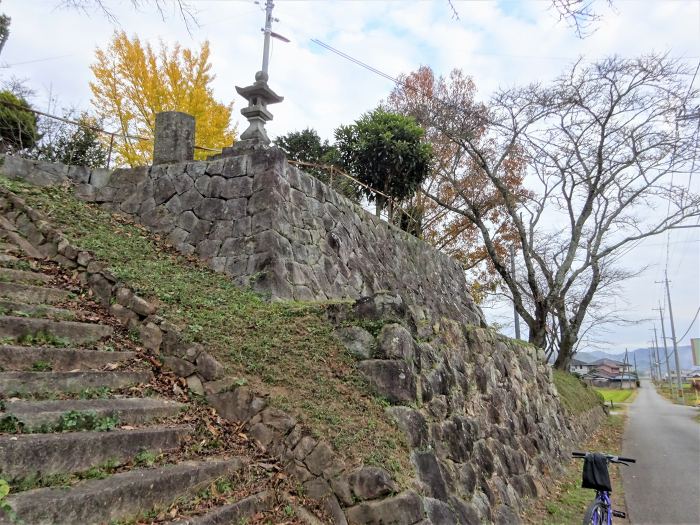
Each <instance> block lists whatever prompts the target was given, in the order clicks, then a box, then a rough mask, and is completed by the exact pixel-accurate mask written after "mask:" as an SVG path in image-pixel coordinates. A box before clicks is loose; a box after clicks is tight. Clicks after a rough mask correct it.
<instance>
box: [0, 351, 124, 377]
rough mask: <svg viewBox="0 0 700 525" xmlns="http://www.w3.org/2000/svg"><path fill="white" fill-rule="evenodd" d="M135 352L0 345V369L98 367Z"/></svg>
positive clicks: (64, 369) (122, 360)
mask: <svg viewBox="0 0 700 525" xmlns="http://www.w3.org/2000/svg"><path fill="white" fill-rule="evenodd" d="M135 357H136V353H135V352H104V351H99V350H82V349H78V348H55V347H50V346H8V345H4V346H0V369H2V370H34V371H38V369H39V368H42V367H43V368H45V369H46V370H51V371H52V372H60V371H64V372H67V371H71V370H91V369H93V370H94V369H102V368H104V367H105V366H107V365H109V364H113V363H121V362H124V361H128V360H130V359H134V358H135Z"/></svg>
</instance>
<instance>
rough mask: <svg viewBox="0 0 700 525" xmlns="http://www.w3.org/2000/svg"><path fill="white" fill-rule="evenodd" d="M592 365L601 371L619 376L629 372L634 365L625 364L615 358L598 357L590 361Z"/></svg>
mask: <svg viewBox="0 0 700 525" xmlns="http://www.w3.org/2000/svg"><path fill="white" fill-rule="evenodd" d="M590 365H591V366H592V367H593V368H594V369H595V370H598V371H599V372H605V373H606V374H610V375H611V376H617V375H621V374H623V373H624V374H628V373H629V371H630V369H631V368H632V366H631V365H630V364H625V363H622V362H620V361H615V360H614V359H605V358H603V359H598V360H596V361H593V362H592V363H590Z"/></svg>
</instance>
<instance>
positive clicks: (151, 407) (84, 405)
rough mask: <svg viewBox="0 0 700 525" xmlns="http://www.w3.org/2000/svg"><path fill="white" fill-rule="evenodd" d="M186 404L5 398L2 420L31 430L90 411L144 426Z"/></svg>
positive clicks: (153, 400) (134, 399)
mask: <svg viewBox="0 0 700 525" xmlns="http://www.w3.org/2000/svg"><path fill="white" fill-rule="evenodd" d="M184 406H185V405H183V404H182V403H177V402H175V401H170V400H168V399H160V398H155V397H144V398H137V397H127V398H113V399H66V400H60V401H25V400H15V401H5V411H4V412H1V413H0V420H1V419H3V418H8V417H14V418H16V419H17V420H18V421H19V422H20V423H22V424H24V425H25V427H26V428H27V429H30V430H31V429H33V428H37V427H39V426H42V425H55V424H56V423H57V422H58V421H59V420H60V419H61V416H63V415H64V414H67V413H68V412H90V413H93V414H95V415H96V416H98V417H116V418H117V420H118V421H119V424H120V425H141V424H144V423H148V422H150V421H152V420H154V419H162V418H167V417H174V416H177V415H178V414H179V413H180V411H181V410H182V409H183V408H184Z"/></svg>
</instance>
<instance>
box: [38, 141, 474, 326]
mask: <svg viewBox="0 0 700 525" xmlns="http://www.w3.org/2000/svg"><path fill="white" fill-rule="evenodd" d="M24 171H31V170H24ZM65 177H69V178H73V180H75V182H76V183H78V186H77V195H78V196H79V197H80V198H83V199H85V200H88V201H92V202H98V203H103V205H104V207H106V208H108V209H110V210H113V211H120V212H123V213H128V214H130V215H133V216H135V217H137V218H138V220H139V221H140V222H142V223H143V224H144V225H146V226H148V227H149V228H150V229H151V230H153V231H155V232H158V233H161V234H163V235H166V236H167V238H168V240H169V241H170V242H171V243H172V244H173V245H174V246H175V247H176V248H177V249H178V250H179V251H181V252H182V253H185V254H196V255H198V256H199V257H201V258H203V259H205V260H206V261H207V262H208V264H209V266H210V267H211V268H212V269H214V270H216V271H218V272H225V273H227V274H228V275H230V276H231V277H232V278H233V279H234V280H235V281H236V282H237V283H238V284H240V285H242V286H251V287H252V288H253V289H255V290H257V291H260V292H263V293H266V294H269V295H270V296H271V297H272V298H273V299H295V300H325V299H341V298H352V299H357V298H360V297H364V296H369V295H372V294H374V293H377V292H379V291H383V290H394V291H398V292H400V293H401V294H403V295H404V296H405V297H406V298H407V300H409V301H410V305H411V306H410V307H411V308H413V309H414V310H415V311H414V313H415V316H414V317H415V318H416V319H417V322H418V323H419V324H420V325H421V326H429V325H430V324H432V323H433V321H434V319H437V318H439V317H441V316H445V317H449V318H451V319H455V320H458V321H460V322H464V323H469V324H477V325H479V324H483V316H482V314H481V312H480V311H479V309H478V307H477V306H476V305H475V304H474V301H473V300H472V298H471V296H470V295H469V292H468V290H467V286H466V280H465V277H464V272H463V270H462V269H461V267H460V266H459V264H458V263H457V262H456V261H454V260H453V259H451V258H450V257H448V256H446V255H444V254H442V253H440V252H438V251H437V250H435V249H434V248H433V247H431V246H429V245H428V244H426V243H424V242H423V241H421V240H419V239H417V238H416V237H414V236H412V235H410V234H408V233H406V232H404V231H402V230H400V229H398V228H396V227H394V226H392V225H389V224H387V223H386V222H384V221H383V220H381V219H379V218H377V217H375V216H374V215H372V214H370V213H368V212H366V211H365V210H364V209H362V208H361V207H360V206H358V205H357V204H355V203H353V202H351V201H350V200H348V199H347V198H345V197H343V196H341V195H339V194H338V193H336V192H335V191H334V190H333V189H332V188H330V187H329V186H327V185H325V184H323V183H322V182H320V181H319V180H318V179H316V178H314V177H312V176H311V175H309V174H307V173H304V172H303V171H301V170H298V169H297V168H295V167H293V166H291V165H289V164H288V163H287V161H286V158H285V156H284V154H283V153H282V152H281V151H280V150H279V149H276V148H267V149H259V150H255V151H252V152H249V153H242V154H240V155H237V156H230V157H222V158H219V159H217V160H213V161H209V162H203V161H202V162H181V163H174V164H167V165H165V164H164V165H157V166H153V167H151V168H146V167H143V168H133V169H119V170H115V171H114V172H113V173H111V175H110V176H109V177H105V176H104V175H103V174H102V173H101V172H100V173H97V172H95V174H93V173H87V172H86V173H82V172H81V176H80V177H73V176H72V174H71V172H66V173H65ZM25 178H26V177H25Z"/></svg>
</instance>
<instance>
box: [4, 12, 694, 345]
mask: <svg viewBox="0 0 700 525" xmlns="http://www.w3.org/2000/svg"><path fill="white" fill-rule="evenodd" d="M193 3H194V5H195V6H196V8H197V10H198V12H199V14H198V18H199V21H200V27H199V28H194V29H193V31H192V34H191V35H190V34H188V32H187V31H186V29H185V27H184V25H183V24H182V23H181V21H180V20H178V19H177V17H174V16H169V17H168V18H166V20H165V21H163V20H161V18H160V17H159V15H158V14H157V13H155V12H154V11H151V10H148V9H143V10H141V11H140V12H137V11H134V9H133V8H131V7H129V4H128V2H125V1H117V0H107V4H108V5H110V6H112V7H113V11H114V14H115V15H116V16H117V18H118V20H119V25H118V26H114V25H113V24H112V23H110V22H109V21H108V20H106V19H105V18H104V17H103V16H101V15H100V14H98V13H89V14H84V13H79V12H75V11H66V10H60V9H56V8H55V6H56V5H57V4H59V0H4V1H3V2H2V3H1V4H0V8H1V9H2V10H3V11H4V12H6V13H7V14H9V15H10V16H11V17H12V26H11V34H10V39H9V41H8V43H7V45H6V47H5V49H4V51H3V55H2V57H0V62H2V63H4V64H14V63H19V62H26V61H33V60H42V59H46V60H42V61H39V62H32V63H26V64H22V65H16V66H12V67H8V68H3V69H0V75H1V76H2V77H3V78H7V77H8V76H11V75H14V76H16V77H19V78H26V79H27V81H28V83H29V85H31V86H32V87H33V88H34V89H35V91H36V96H35V97H34V100H33V103H34V104H36V105H37V107H39V108H40V109H44V110H46V109H47V108H49V107H51V109H52V110H54V111H59V112H60V108H62V107H75V108H78V109H89V108H90V91H89V87H88V82H89V81H90V79H91V73H90V70H89V66H90V64H91V62H92V61H93V57H94V50H95V48H96V47H98V46H100V47H104V46H105V45H106V44H107V42H108V41H109V39H110V38H111V35H112V33H113V31H114V30H115V29H121V28H123V29H124V30H126V31H127V32H128V33H130V34H136V35H138V36H140V37H141V38H142V39H143V40H148V41H150V42H152V43H154V44H156V43H157V41H158V40H159V39H162V40H163V41H164V42H166V43H170V44H172V43H173V42H175V41H179V42H180V43H182V44H183V45H185V46H190V47H192V46H198V45H199V43H201V42H202V41H203V40H205V39H208V40H209V41H210V44H211V51H212V57H211V61H212V65H213V67H212V69H213V72H214V73H215V74H216V75H217V78H216V80H215V81H214V85H213V87H214V93H215V95H216V96H217V98H219V99H220V100H222V101H226V102H228V101H230V100H235V106H234V107H235V113H236V118H237V119H238V121H239V122H241V121H242V120H243V119H242V117H240V115H238V110H239V109H240V107H241V101H240V100H238V99H237V98H236V94H235V90H234V85H247V84H249V83H250V82H251V81H252V80H253V75H254V73H255V71H257V70H258V69H259V67H260V60H261V49H262V39H261V34H260V30H259V29H260V27H261V25H262V23H263V14H262V12H261V11H260V8H259V7H258V6H256V5H254V4H253V2H252V1H248V0H242V1H228V0H222V1H208V0H203V1H196V2H193ZM276 4H277V7H276V16H277V17H278V18H279V19H280V22H279V23H278V24H276V27H275V30H276V31H277V32H279V33H281V34H283V35H285V36H286V37H288V38H290V39H291V40H292V42H291V43H290V44H283V43H281V42H275V44H274V48H273V54H272V61H271V80H270V84H271V87H272V88H273V89H275V90H276V91H277V92H278V93H280V94H281V95H283V96H285V101H284V102H283V103H282V104H279V105H276V106H273V107H272V108H271V109H272V111H273V113H274V115H275V119H274V121H273V122H271V123H270V125H269V126H268V129H269V132H270V134H271V135H273V136H274V135H277V134H284V133H286V132H288V131H291V130H294V129H302V128H305V127H307V126H310V127H313V128H316V129H317V130H318V131H319V132H320V134H321V135H322V136H325V137H328V138H331V137H332V130H333V129H334V128H335V127H337V126H338V125H339V124H345V123H348V122H352V121H353V120H354V119H356V118H357V117H358V116H360V115H361V114H362V113H363V112H365V111H368V110H370V109H372V108H373V107H375V106H376V105H377V104H378V102H379V101H380V100H382V99H383V98H385V97H386V96H387V94H388V93H389V92H390V90H391V88H392V85H391V83H390V82H389V81H387V80H386V79H383V78H381V77H378V76H376V75H374V74H372V73H370V72H368V71H366V70H364V69H361V68H359V67H357V66H355V65H353V64H351V63H349V62H346V61H344V60H343V59H341V58H339V57H337V56H335V55H333V54H331V53H329V52H327V51H324V50H322V49H321V48H319V47H318V46H316V45H315V44H313V43H311V42H310V39H311V38H318V39H320V40H322V41H324V42H327V43H328V44H330V45H331V46H333V47H336V48H338V49H340V50H342V51H344V52H347V53H348V54H350V55H352V56H355V57H357V58H358V59H360V60H362V61H364V62H367V63H369V64H371V65H372V66H375V67H377V68H379V69H381V70H383V71H386V72H387V73H389V74H391V75H394V76H396V75H398V74H400V73H402V72H408V71H411V70H413V69H416V68H417V67H418V66H419V65H421V64H428V65H430V66H431V67H432V68H433V69H434V70H435V71H436V72H438V73H447V72H449V70H450V69H452V68H455V67H456V68H461V69H463V70H464V71H465V72H467V73H468V74H470V75H472V76H473V78H474V81H475V82H476V85H477V87H478V89H479V96H481V97H483V98H488V96H489V94H491V93H492V92H493V91H494V90H496V89H498V87H499V86H501V87H506V86H511V85H516V84H522V83H527V82H547V81H549V80H550V79H552V78H553V77H555V76H556V75H558V74H559V73H560V72H562V71H563V70H564V69H565V68H566V66H567V65H568V64H569V63H571V62H572V61H574V60H575V59H576V58H577V57H579V56H582V57H584V59H587V60H589V59H590V60H592V59H596V58H600V57H603V56H606V55H609V54H619V55H622V56H636V55H639V54H642V53H648V52H651V51H669V52H670V53H671V54H673V55H674V56H678V57H685V59H686V60H687V62H688V64H689V65H691V66H693V67H694V66H695V65H696V64H697V60H698V59H699V58H700V2H698V1H696V0H648V1H638V0H616V1H615V2H614V5H613V7H612V8H608V7H607V4H606V2H605V1H603V0H598V2H597V4H598V7H599V9H600V14H601V15H603V18H602V20H601V22H600V23H599V24H598V25H597V30H596V31H595V32H594V33H593V34H592V35H591V36H589V37H588V38H586V39H584V40H581V39H578V38H577V37H576V36H575V34H574V32H573V31H572V30H571V29H570V28H569V27H567V26H566V24H564V23H560V22H559V20H558V16H557V14H556V13H555V12H554V11H552V10H551V9H549V2H548V1H547V0H518V1H499V2H495V1H493V2H492V1H488V0H486V1H459V0H457V1H455V2H454V5H455V7H456V8H457V10H458V12H459V15H460V19H459V20H455V19H453V17H452V12H451V10H450V7H449V5H448V2H447V0H434V1H430V0H426V1H421V0H401V1H391V2H389V1H383V0H366V1H363V0H352V1H333V0H328V1H301V0H300V1H285V0H277V2H276ZM57 57H58V58H57ZM699 81H700V80H699ZM49 95H51V96H52V97H53V98H55V99H56V101H57V107H56V106H50V105H49V104H48V98H49ZM239 129H244V128H243V127H242V123H241V124H240V126H239ZM694 181H695V182H694V187H696V188H698V184H700V177H695V179H694ZM664 241H665V240H664V239H661V238H655V239H652V240H649V241H648V242H646V243H644V244H642V245H641V246H640V247H638V248H637V249H635V250H634V251H633V252H632V253H630V254H629V255H628V256H627V257H626V258H625V259H624V260H623V263H624V264H625V265H627V266H629V267H639V266H641V265H648V266H649V268H648V270H647V271H645V272H644V273H643V274H642V275H641V276H640V277H638V278H636V279H634V280H631V281H629V282H628V283H627V286H626V287H625V290H624V293H623V294H622V295H621V297H620V302H621V305H622V306H623V307H624V308H625V309H626V310H627V311H628V313H629V314H630V316H632V317H636V318H645V317H647V318H650V317H652V316H654V315H655V314H654V312H652V311H651V308H652V307H653V306H655V305H656V303H657V301H658V300H659V299H661V298H662V294H661V289H660V287H659V285H657V284H656V283H655V281H657V280H659V278H660V277H661V275H662V271H663V267H664V261H665V242H664ZM670 246H671V260H670V265H669V266H670V272H671V278H672V280H673V283H672V293H673V300H674V305H673V306H674V313H675V314H676V318H677V321H676V324H677V329H678V331H679V335H680V332H682V331H685V328H687V326H688V325H689V323H690V320H691V318H692V316H693V314H694V313H695V310H696V309H697V307H698V305H699V304H700V276H699V273H700V272H699V270H698V268H699V267H700V263H699V261H700V234H699V233H698V230H681V231H679V232H675V233H674V234H673V235H672V236H671V245H670ZM509 312H510V308H509V307H507V306H505V307H501V308H498V309H493V310H488V311H487V314H488V315H489V317H490V318H491V319H492V320H496V321H499V322H504V323H508V322H509V321H510V319H509V317H510V316H509ZM649 328H651V324H650V323H645V324H642V325H640V326H636V327H623V328H620V329H619V330H616V331H615V332H614V333H612V334H610V335H609V339H610V342H611V346H612V347H613V348H615V349H624V347H626V346H629V347H630V348H633V347H636V346H642V345H644V344H645V343H646V341H647V340H648V339H649V337H650V336H649V330H648V329H649ZM503 331H504V332H506V333H510V332H511V331H512V328H511V327H510V326H508V325H506V326H505V327H504V329H503ZM692 334H695V336H696V337H697V336H698V335H699V334H700V328H698V325H696V328H695V330H694V331H693V332H692V333H691V335H692ZM684 344H687V341H684Z"/></svg>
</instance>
